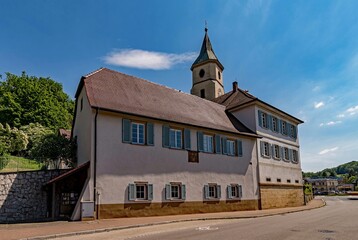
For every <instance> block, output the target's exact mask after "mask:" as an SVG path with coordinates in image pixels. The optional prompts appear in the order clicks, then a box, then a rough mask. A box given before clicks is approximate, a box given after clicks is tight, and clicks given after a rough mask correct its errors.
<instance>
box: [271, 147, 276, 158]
mask: <svg viewBox="0 0 358 240" xmlns="http://www.w3.org/2000/svg"><path fill="white" fill-rule="evenodd" d="M271 153H272V158H274V157H275V145H274V144H272V145H271Z"/></svg>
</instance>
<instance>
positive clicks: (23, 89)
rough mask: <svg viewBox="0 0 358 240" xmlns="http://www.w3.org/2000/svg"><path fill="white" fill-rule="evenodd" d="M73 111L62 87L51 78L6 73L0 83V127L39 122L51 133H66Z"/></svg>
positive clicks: (72, 104)
mask: <svg viewBox="0 0 358 240" xmlns="http://www.w3.org/2000/svg"><path fill="white" fill-rule="evenodd" d="M73 109H74V103H73V101H72V100H71V99H70V98H69V96H68V95H67V94H66V93H64V92H63V89H62V85H61V84H60V83H57V82H55V81H53V80H52V79H50V78H43V77H39V78H38V77H34V76H28V75H26V73H25V72H23V73H22V75H21V76H17V75H14V74H11V73H6V79H5V80H4V81H3V82H0V123H3V124H5V123H9V125H10V126H11V127H20V126H23V125H28V124H30V123H36V122H38V123H40V124H41V125H43V126H45V127H49V128H51V129H54V130H57V129H59V128H65V129H69V128H71V123H72V115H73Z"/></svg>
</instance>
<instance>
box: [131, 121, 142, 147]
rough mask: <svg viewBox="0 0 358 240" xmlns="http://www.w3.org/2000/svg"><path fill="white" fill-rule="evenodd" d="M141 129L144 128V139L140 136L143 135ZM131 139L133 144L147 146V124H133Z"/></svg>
mask: <svg viewBox="0 0 358 240" xmlns="http://www.w3.org/2000/svg"><path fill="white" fill-rule="evenodd" d="M134 126H136V131H134ZM140 127H143V134H142V138H141V137H140V134H141V133H140ZM134 134H135V135H134ZM131 139H132V144H139V145H144V144H145V124H144V123H139V122H131ZM134 139H136V141H134ZM141 140H142V141H141Z"/></svg>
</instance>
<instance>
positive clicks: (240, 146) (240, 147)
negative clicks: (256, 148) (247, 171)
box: [236, 140, 242, 157]
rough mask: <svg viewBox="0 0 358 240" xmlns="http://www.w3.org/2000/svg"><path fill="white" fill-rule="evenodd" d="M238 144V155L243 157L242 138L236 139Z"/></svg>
mask: <svg viewBox="0 0 358 240" xmlns="http://www.w3.org/2000/svg"><path fill="white" fill-rule="evenodd" d="M236 145H237V155H238V156H239V157H242V141H241V140H237V141H236Z"/></svg>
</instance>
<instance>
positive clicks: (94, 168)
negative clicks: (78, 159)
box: [93, 107, 98, 219]
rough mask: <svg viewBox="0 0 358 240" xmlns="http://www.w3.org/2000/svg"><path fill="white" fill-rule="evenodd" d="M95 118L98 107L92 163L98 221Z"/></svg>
mask: <svg viewBox="0 0 358 240" xmlns="http://www.w3.org/2000/svg"><path fill="white" fill-rule="evenodd" d="M97 116H98V107H97V108H96V115H95V117H94V163H93V203H94V207H95V212H96V219H98V205H97Z"/></svg>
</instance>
